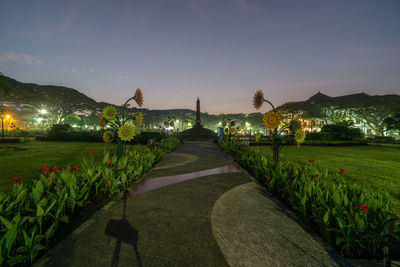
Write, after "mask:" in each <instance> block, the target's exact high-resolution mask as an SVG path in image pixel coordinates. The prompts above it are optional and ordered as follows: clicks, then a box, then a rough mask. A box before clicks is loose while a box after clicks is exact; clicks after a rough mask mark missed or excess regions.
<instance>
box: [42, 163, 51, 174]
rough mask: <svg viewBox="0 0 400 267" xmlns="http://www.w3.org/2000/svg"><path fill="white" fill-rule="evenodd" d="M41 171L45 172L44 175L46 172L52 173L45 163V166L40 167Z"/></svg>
mask: <svg viewBox="0 0 400 267" xmlns="http://www.w3.org/2000/svg"><path fill="white" fill-rule="evenodd" d="M40 171H41V172H42V173H43V174H44V175H46V174H49V173H50V169H49V168H47V166H46V165H43V167H42V168H40Z"/></svg>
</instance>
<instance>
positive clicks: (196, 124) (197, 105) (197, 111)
mask: <svg viewBox="0 0 400 267" xmlns="http://www.w3.org/2000/svg"><path fill="white" fill-rule="evenodd" d="M194 122H195V125H193V128H203V125H201V119H200V99H199V98H197V101H196V120H195V121H194Z"/></svg>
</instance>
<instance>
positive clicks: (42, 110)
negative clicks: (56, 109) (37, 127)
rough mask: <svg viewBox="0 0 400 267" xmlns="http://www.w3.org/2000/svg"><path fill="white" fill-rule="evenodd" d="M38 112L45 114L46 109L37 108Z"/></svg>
mask: <svg viewBox="0 0 400 267" xmlns="http://www.w3.org/2000/svg"><path fill="white" fill-rule="evenodd" d="M39 113H40V114H43V115H44V114H47V110H45V109H40V110H39Z"/></svg>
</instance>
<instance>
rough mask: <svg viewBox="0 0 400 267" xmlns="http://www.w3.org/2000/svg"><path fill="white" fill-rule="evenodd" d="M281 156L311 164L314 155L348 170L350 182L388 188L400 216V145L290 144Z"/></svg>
mask: <svg viewBox="0 0 400 267" xmlns="http://www.w3.org/2000/svg"><path fill="white" fill-rule="evenodd" d="M264 149H265V150H267V151H270V149H269V148H264ZM281 155H282V156H283V157H285V158H287V159H289V160H291V161H293V162H295V163H296V162H303V163H308V160H309V159H311V158H314V159H315V161H316V163H318V164H319V165H320V166H321V167H322V168H326V169H328V170H329V171H330V172H338V171H339V169H346V170H347V171H346V172H345V173H344V177H345V178H346V179H347V180H348V181H350V182H353V183H357V184H359V185H364V186H365V187H367V188H369V189H371V190H376V189H377V188H379V187H383V188H385V189H387V190H388V191H389V192H390V193H391V196H392V198H393V204H394V209H395V211H396V213H397V214H398V215H400V146H398V145H397V146H395V145H392V146H379V145H369V146H355V147H328V146H325V147H324V146H301V147H300V148H297V147H295V146H287V147H284V148H283V149H282V150H281Z"/></svg>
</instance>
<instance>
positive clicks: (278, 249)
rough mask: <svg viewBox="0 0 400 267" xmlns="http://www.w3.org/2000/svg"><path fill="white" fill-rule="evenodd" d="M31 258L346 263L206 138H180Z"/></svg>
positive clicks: (102, 262) (54, 262)
mask: <svg viewBox="0 0 400 267" xmlns="http://www.w3.org/2000/svg"><path fill="white" fill-rule="evenodd" d="M145 179H146V180H144V181H143V182H142V183H141V184H139V185H138V186H137V187H135V188H133V189H132V190H131V191H130V193H129V194H127V195H126V197H125V198H123V199H121V200H120V201H117V202H115V203H114V204H112V205H111V204H109V205H107V207H106V209H104V210H103V211H102V212H100V213H99V214H101V213H102V214H101V215H100V216H97V217H96V219H95V220H91V221H90V222H88V223H86V224H84V226H82V227H81V228H79V229H78V230H77V231H76V232H75V233H74V234H73V235H71V236H70V237H69V238H67V239H66V240H65V241H64V242H61V243H60V244H59V245H58V246H57V247H55V248H54V249H53V250H51V251H50V252H49V253H47V254H46V255H45V256H44V257H43V258H42V259H41V260H40V261H39V262H38V263H37V264H36V266H98V267H100V266H351V264H350V263H349V262H347V261H345V260H344V259H343V258H342V257H340V256H339V255H338V254H337V253H336V252H335V251H333V250H332V249H331V248H329V246H327V245H326V244H325V243H324V242H323V241H321V240H320V239H319V238H318V237H316V236H314V235H313V234H312V233H311V231H309V230H308V228H307V227H306V226H304V225H302V223H301V222H300V221H299V220H298V219H297V218H296V216H295V215H294V214H293V213H291V212H290V211H289V210H288V209H287V208H286V207H285V206H284V205H282V204H281V203H280V202H279V201H277V200H275V199H274V198H273V197H272V196H271V195H269V194H268V192H267V191H266V190H265V189H263V188H261V187H259V186H258V185H257V184H256V183H254V182H253V180H252V179H250V177H249V176H248V174H247V173H246V172H244V171H242V170H241V169H240V168H238V167H237V166H235V165H234V162H233V161H232V160H231V159H230V158H228V157H227V156H226V155H225V154H224V153H223V152H222V151H221V150H220V149H219V148H218V147H217V145H216V144H214V143H212V142H196V141H192V142H189V141H187V142H185V143H184V144H183V145H181V146H180V147H179V148H178V149H177V150H176V152H174V153H172V154H170V155H168V156H167V158H166V159H165V160H163V161H161V162H160V163H159V164H157V165H156V166H155V167H154V168H153V169H152V170H151V171H150V172H148V173H147V174H146V175H145Z"/></svg>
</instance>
